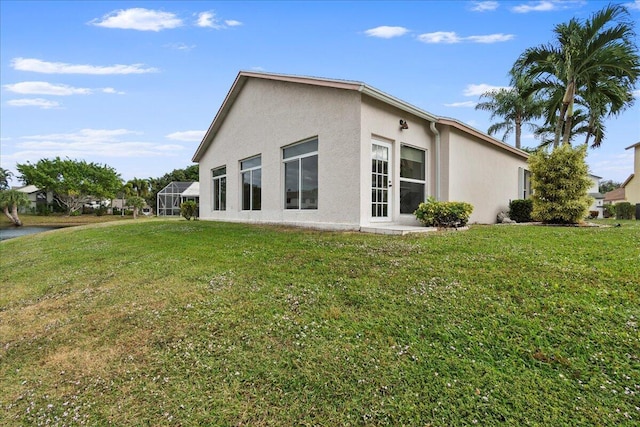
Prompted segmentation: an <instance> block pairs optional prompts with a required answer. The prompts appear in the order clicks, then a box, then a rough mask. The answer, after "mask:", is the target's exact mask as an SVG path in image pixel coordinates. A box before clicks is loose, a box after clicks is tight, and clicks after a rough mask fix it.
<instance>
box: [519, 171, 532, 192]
mask: <svg viewBox="0 0 640 427" xmlns="http://www.w3.org/2000/svg"><path fill="white" fill-rule="evenodd" d="M518 193H519V197H520V198H521V199H528V198H529V197H531V172H530V171H528V170H526V169H524V168H518Z"/></svg>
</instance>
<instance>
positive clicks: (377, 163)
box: [371, 141, 393, 221]
mask: <svg viewBox="0 0 640 427" xmlns="http://www.w3.org/2000/svg"><path fill="white" fill-rule="evenodd" d="M392 164H393V163H392V162H391V144H387V143H386V142H381V141H373V142H372V143H371V220H372V221H389V220H391V211H392V205H391V200H392V199H393V198H392V193H391V165H392Z"/></svg>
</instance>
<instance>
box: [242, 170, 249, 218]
mask: <svg viewBox="0 0 640 427" xmlns="http://www.w3.org/2000/svg"><path fill="white" fill-rule="evenodd" d="M242 209H243V210H249V209H251V172H243V173H242Z"/></svg>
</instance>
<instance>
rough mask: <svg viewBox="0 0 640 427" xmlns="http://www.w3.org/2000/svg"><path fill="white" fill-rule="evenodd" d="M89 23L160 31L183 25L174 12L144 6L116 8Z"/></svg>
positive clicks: (125, 28)
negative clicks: (100, 18)
mask: <svg viewBox="0 0 640 427" xmlns="http://www.w3.org/2000/svg"><path fill="white" fill-rule="evenodd" d="M90 24H92V25H96V26H98V27H105V28H119V29H123V30H138V31H162V30H167V29H172V28H177V27H181V26H182V25H183V23H182V19H180V18H178V17H177V16H176V15H175V14H174V13H171V12H162V11H159V10H150V9H144V8H132V9H121V10H116V11H113V12H111V13H108V14H106V15H104V16H103V17H102V20H98V19H94V20H93V21H91V22H90Z"/></svg>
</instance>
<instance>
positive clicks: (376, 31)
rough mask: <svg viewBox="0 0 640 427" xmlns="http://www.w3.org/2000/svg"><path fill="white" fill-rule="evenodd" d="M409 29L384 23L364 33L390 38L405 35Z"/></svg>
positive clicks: (370, 35)
mask: <svg viewBox="0 0 640 427" xmlns="http://www.w3.org/2000/svg"><path fill="white" fill-rule="evenodd" d="M408 31H409V30H408V29H406V28H404V27H389V26H387V25H383V26H380V27H376V28H371V29H368V30H366V31H365V32H364V33H365V34H366V35H367V36H369V37H379V38H382V39H390V38H393V37H400V36H403V35H405V34H406V33H407V32H408Z"/></svg>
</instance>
